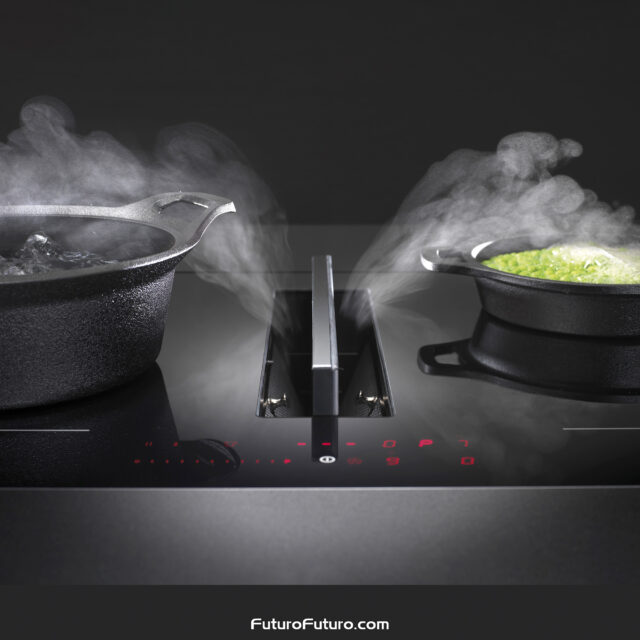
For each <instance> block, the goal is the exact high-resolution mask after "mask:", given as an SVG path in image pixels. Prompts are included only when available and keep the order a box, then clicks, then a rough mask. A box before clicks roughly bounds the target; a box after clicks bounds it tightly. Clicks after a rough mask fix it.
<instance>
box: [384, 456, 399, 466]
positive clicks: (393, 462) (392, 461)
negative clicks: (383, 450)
mask: <svg viewBox="0 0 640 640" xmlns="http://www.w3.org/2000/svg"><path fill="white" fill-rule="evenodd" d="M399 464H400V458H393V457H390V458H387V466H388V467H395V466H396V465H399Z"/></svg>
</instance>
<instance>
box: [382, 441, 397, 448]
mask: <svg viewBox="0 0 640 640" xmlns="http://www.w3.org/2000/svg"><path fill="white" fill-rule="evenodd" d="M396 444H397V442H396V441H395V440H385V441H384V442H383V443H382V446H383V447H384V448H385V449H393V448H394V447H395V446H396Z"/></svg>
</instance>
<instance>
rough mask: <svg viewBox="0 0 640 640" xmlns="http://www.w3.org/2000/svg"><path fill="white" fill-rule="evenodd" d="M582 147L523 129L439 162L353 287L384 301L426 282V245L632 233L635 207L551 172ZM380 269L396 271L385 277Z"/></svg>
mask: <svg viewBox="0 0 640 640" xmlns="http://www.w3.org/2000/svg"><path fill="white" fill-rule="evenodd" d="M581 153H582V147H581V146H580V144H578V143H577V142H575V141H573V140H568V139H563V140H557V139H556V138H554V137H553V136H552V135H550V134H548V133H530V132H522V133H516V134H512V135H509V136H507V137H506V138H503V139H502V140H501V141H500V142H499V144H498V146H497V149H496V151H495V152H494V153H482V152H479V151H473V150H469V149H463V150H459V151H455V152H454V153H452V154H451V155H449V156H448V157H447V158H445V159H444V160H443V161H441V162H437V163H436V164H434V165H432V166H431V167H430V168H429V170H428V171H427V173H426V175H425V176H424V177H423V178H422V179H421V180H420V182H418V184H417V185H416V186H415V187H414V189H413V190H412V191H411V193H409V195H408V196H407V198H406V199H405V201H404V202H403V203H402V205H401V207H400V209H399V211H398V213H397V215H396V217H395V218H394V220H393V221H392V222H391V223H389V224H388V225H387V226H386V227H384V228H383V230H382V231H381V233H380V234H379V236H378V238H377V239H376V241H375V242H374V243H373V244H372V246H371V247H370V248H369V249H368V250H367V251H366V253H365V254H364V255H363V256H362V258H361V259H360V260H359V262H358V264H357V266H356V269H355V270H354V274H353V275H352V277H351V281H350V285H349V286H350V287H353V288H362V287H368V288H370V289H371V291H372V295H373V298H374V300H375V301H376V302H377V303H379V304H385V303H389V302H391V301H393V300H395V299H396V298H398V297H400V296H403V295H405V294H408V293H410V292H412V291H415V290H417V289H419V288H422V287H424V286H425V283H428V281H429V279H428V278H427V277H426V275H427V274H425V273H424V271H423V270H422V269H421V267H420V253H421V250H422V249H423V248H424V247H425V246H431V247H435V246H447V247H455V248H458V249H470V248H471V247H473V246H474V245H476V244H478V243H480V242H483V241H486V240H495V239H500V238H509V237H512V236H517V235H536V234H540V235H556V234H567V233H571V235H572V236H573V237H575V238H577V239H580V240H585V241H593V242H597V243H600V244H615V243H618V242H620V241H622V240H624V239H625V238H626V237H627V234H628V232H629V229H630V226H631V224H632V222H633V217H634V211H633V209H632V208H631V207H626V206H625V207H620V208H618V209H614V208H612V207H611V206H609V205H608V204H605V203H603V202H600V201H598V198H597V196H596V194H595V193H593V192H592V191H589V190H588V189H583V188H582V187H580V185H579V184H578V183H577V182H576V181H575V180H573V179H572V178H570V177H568V176H566V175H555V176H554V175H552V173H551V171H552V170H553V169H555V168H557V167H558V166H559V165H561V164H562V163H563V162H566V161H568V160H570V159H572V158H575V157H577V156H579V155H580V154H581ZM375 272H391V273H394V274H395V276H394V277H392V278H387V279H385V280H384V283H382V282H381V281H380V279H379V278H377V277H376V275H375Z"/></svg>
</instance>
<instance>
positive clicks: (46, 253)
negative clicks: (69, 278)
mask: <svg viewBox="0 0 640 640" xmlns="http://www.w3.org/2000/svg"><path fill="white" fill-rule="evenodd" d="M113 262H115V260H107V259H106V258H104V257H103V256H101V255H99V254H97V253H92V252H91V251H83V250H68V249H63V248H62V247H61V246H60V245H59V244H58V243H57V242H56V241H55V240H54V239H53V238H51V237H50V236H48V235H46V234H45V233H42V232H38V233H32V234H31V235H29V236H28V237H27V239H26V240H25V241H24V244H23V245H22V246H21V247H20V248H18V249H16V250H15V251H13V252H11V253H8V252H4V253H3V254H0V276H22V275H32V274H35V273H44V272H47V271H53V270H58V269H74V268H79V267H95V266H98V265H103V264H110V263H113Z"/></svg>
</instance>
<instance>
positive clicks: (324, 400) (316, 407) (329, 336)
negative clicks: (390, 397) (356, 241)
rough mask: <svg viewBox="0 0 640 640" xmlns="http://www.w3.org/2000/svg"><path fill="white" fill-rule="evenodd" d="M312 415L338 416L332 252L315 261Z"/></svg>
mask: <svg viewBox="0 0 640 640" xmlns="http://www.w3.org/2000/svg"><path fill="white" fill-rule="evenodd" d="M311 272H312V284H311V340H312V357H311V377H312V393H313V400H312V415H314V416H337V415H338V412H339V402H338V375H339V374H338V337H337V333H336V312H335V302H334V293H333V265H332V261H331V256H314V257H313V258H312V261H311Z"/></svg>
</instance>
